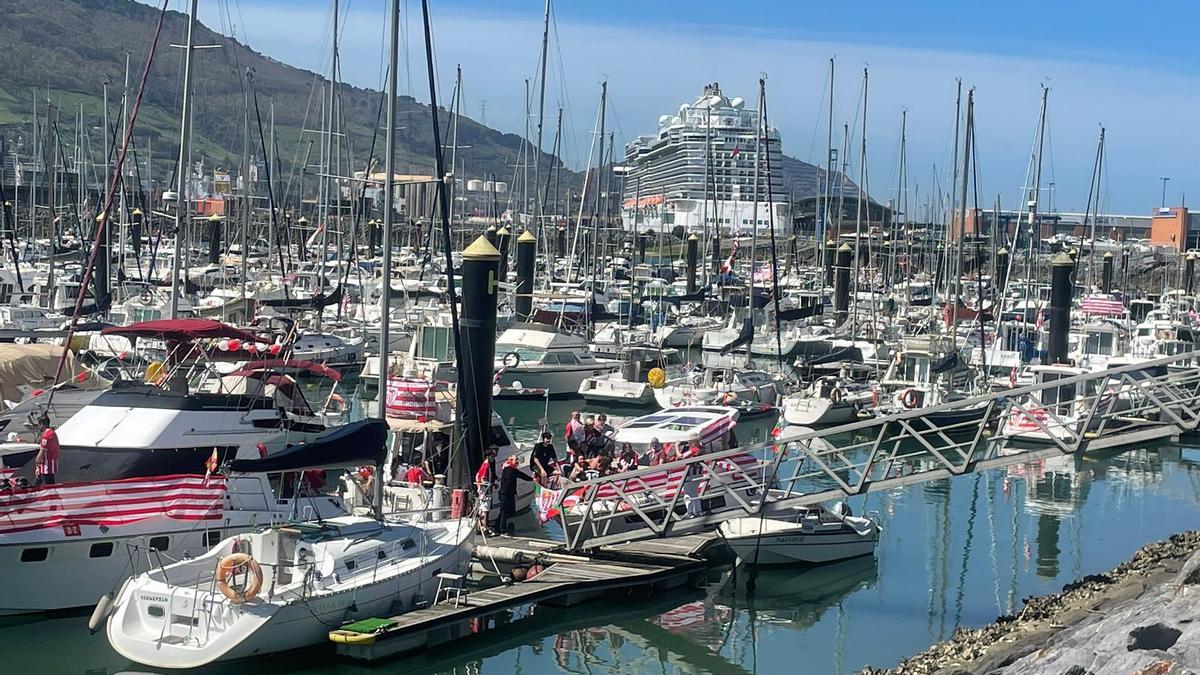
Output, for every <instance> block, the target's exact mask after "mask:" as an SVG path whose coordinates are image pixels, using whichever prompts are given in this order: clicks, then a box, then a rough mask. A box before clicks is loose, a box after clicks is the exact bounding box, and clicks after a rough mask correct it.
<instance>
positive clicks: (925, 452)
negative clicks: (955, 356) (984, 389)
mask: <svg viewBox="0 0 1200 675" xmlns="http://www.w3.org/2000/svg"><path fill="white" fill-rule="evenodd" d="M1198 364H1200V351H1194V352H1189V353H1185V354H1179V355H1174V356H1167V357H1162V358H1158V359H1153V360H1147V361H1143V362H1139V363H1134V364H1128V365H1124V366H1120V367H1116V368H1110V369H1107V370H1102V371H1096V372H1089V373H1083V374H1079V375H1072V376H1068V377H1061V378H1060V379H1057V380H1054V381H1049V382H1043V383H1039V384H1034V385H1030V386H1025V387H1018V388H1013V389H1007V390H1004V391H1000V392H996V393H993V394H988V395H984V396H976V397H972V398H966V399H963V400H959V401H952V402H948V403H942V404H939V405H935V406H929V407H925V408H920V409H916V410H909V411H904V412H900V413H896V414H892V415H886V416H881V417H876V418H873V419H868V420H862V421H859V422H854V423H851V424H845V425H841V426H836V427H832V428H825V429H820V430H812V429H807V428H804V427H791V428H787V429H785V430H784V431H783V432H782V433H781V434H780V435H779V436H778V437H777V438H775V439H773V440H771V441H767V442H764V443H760V444H756V445H750V446H744V447H740V448H733V449H730V450H724V451H720V452H713V453H706V454H702V455H700V456H698V457H694V458H690V459H686V460H680V461H677V462H672V463H669V464H663V465H660V466H654V467H648V468H643V469H639V470H636V471H629V472H622V473H618V474H614V475H611V476H605V477H601V478H596V479H592V480H588V481H583V482H579V483H571V484H568V485H567V486H565V487H563V488H562V489H561V490H560V491H559V494H558V497H557V499H556V502H555V507H556V509H557V510H558V516H557V517H558V520H559V521H560V522H561V524H562V527H563V532H564V535H565V539H566V546H567V548H569V549H571V550H579V549H587V548H595V547H599V546H603V545H606V544H613V543H620V542H626V541H632V540H636V539H644V538H651V537H663V536H667V535H670V534H683V533H688V532H694V531H698V530H702V529H707V528H711V527H713V526H715V525H716V524H717V523H719V522H722V521H725V520H729V519H731V518H737V517H742V516H777V515H781V514H787V513H790V512H792V511H793V510H794V508H795V507H797V506H803V505H808V504H815V503H818V502H823V501H827V500H830V499H836V498H844V497H846V496H853V495H861V494H866V493H868V492H871V491H874V490H880V489H889V488H893V487H897V486H902V485H910V484H914V483H920V482H924V481H929V480H938V479H943V478H949V477H953V476H960V475H964V474H969V473H972V472H975V471H980V470H983V469H989V468H996V467H1002V466H1008V465H1012V464H1020V463H1024V462H1028V461H1031V460H1035V459H1039V458H1045V457H1051V456H1056V455H1073V454H1078V453H1081V452H1085V451H1088V450H1101V449H1107V448H1115V447H1122V446H1130V445H1137V444H1146V443H1152V442H1156V441H1161V440H1163V439H1168V438H1173V437H1177V436H1178V435H1179V434H1181V433H1187V432H1192V431H1195V430H1197V428H1200V365H1198Z"/></svg>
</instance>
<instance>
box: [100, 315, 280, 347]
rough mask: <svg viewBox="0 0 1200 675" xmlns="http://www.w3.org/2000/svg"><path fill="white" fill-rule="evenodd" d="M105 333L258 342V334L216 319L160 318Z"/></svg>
mask: <svg viewBox="0 0 1200 675" xmlns="http://www.w3.org/2000/svg"><path fill="white" fill-rule="evenodd" d="M100 333H101V334H103V335H123V336H125V337H148V338H158V339H161V340H190V339H196V338H231V339H237V340H242V341H247V342H257V341H258V336H257V335H255V334H254V333H248V332H246V331H244V330H242V329H240V328H234V327H233V326H229V325H226V324H223V323H221V322H220V321H217V320H216V319H158V320H156V321H142V322H140V323H131V324H129V325H128V326H114V327H112V328H105V329H104V330H102V331H100Z"/></svg>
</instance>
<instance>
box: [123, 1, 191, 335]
mask: <svg viewBox="0 0 1200 675" xmlns="http://www.w3.org/2000/svg"><path fill="white" fill-rule="evenodd" d="M196 3H197V0H192V2H191V4H190V7H189V9H188V23H187V42H186V44H185V46H184V50H183V99H182V104H183V105H182V106H181V107H182V112H181V113H180V118H179V165H178V167H177V168H176V169H175V193H176V195H175V200H176V207H175V260H174V261H173V262H172V265H173V267H172V269H171V318H172V319H178V318H179V291H180V289H179V272H180V263H181V261H182V260H183V235H184V228H185V226H186V225H187V223H188V212H189V204H188V194H187V187H188V185H187V175H188V173H190V167H189V166H188V165H189V162H188V140H189V139H188V133H189V130H190V129H191V112H192V51H193V42H192V29H193V28H194V27H195V24H196ZM105 133H106V134H107V130H105ZM107 162H108V160H107V159H105V163H106V164H107Z"/></svg>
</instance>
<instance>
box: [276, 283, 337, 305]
mask: <svg viewBox="0 0 1200 675" xmlns="http://www.w3.org/2000/svg"><path fill="white" fill-rule="evenodd" d="M344 293H345V290H344V289H343V288H342V286H341V284H339V285H338V287H337V288H335V289H333V292H332V293H330V294H329V295H325V294H323V293H318V294H316V295H314V296H313V297H311V298H277V299H275V300H260V301H259V304H260V305H262V306H263V307H276V308H279V309H321V308H322V307H328V306H330V305H336V304H338V303H339V302H341V301H342V294H344Z"/></svg>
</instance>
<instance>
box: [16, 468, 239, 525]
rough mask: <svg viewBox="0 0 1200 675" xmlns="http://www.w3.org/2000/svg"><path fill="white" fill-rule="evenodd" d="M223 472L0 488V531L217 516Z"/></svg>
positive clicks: (222, 500) (219, 506) (219, 512)
mask: <svg viewBox="0 0 1200 675" xmlns="http://www.w3.org/2000/svg"><path fill="white" fill-rule="evenodd" d="M225 491H226V485H225V477H224V476H209V477H207V478H205V477H204V476H194V475H182V474H181V475H170V476H154V477H151V478H127V479H124V480H114V481H102V482H95V483H62V484H59V485H40V486H37V487H31V488H27V489H23V490H22V489H11V490H5V491H3V492H0V534H11V533H14V532H25V531H28V530H40V529H46V528H52V527H63V528H64V529H74V530H75V531H78V528H79V526H80V525H104V526H108V527H112V526H115V525H128V524H129V523H136V522H138V521H142V520H147V519H151V518H170V519H172V520H220V519H221V516H222V508H223V504H224V497H225Z"/></svg>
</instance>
